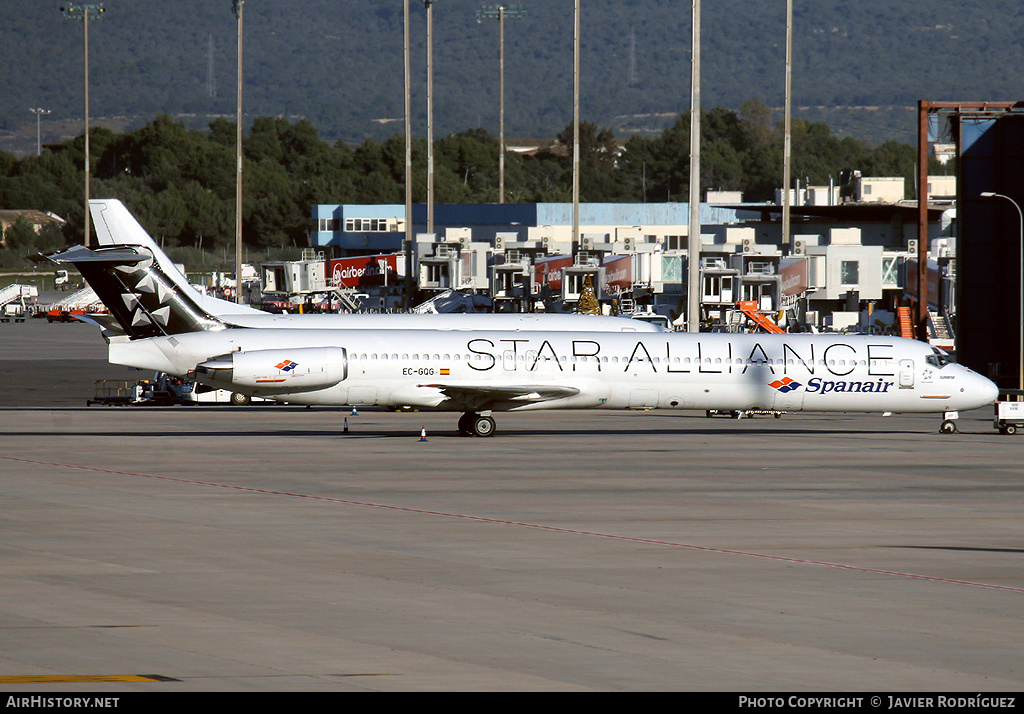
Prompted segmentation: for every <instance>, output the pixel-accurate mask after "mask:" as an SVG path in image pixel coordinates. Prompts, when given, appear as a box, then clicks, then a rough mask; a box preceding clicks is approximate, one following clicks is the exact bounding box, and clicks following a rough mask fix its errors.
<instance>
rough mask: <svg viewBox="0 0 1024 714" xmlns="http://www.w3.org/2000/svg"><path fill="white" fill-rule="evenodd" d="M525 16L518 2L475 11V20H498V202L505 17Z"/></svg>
mask: <svg viewBox="0 0 1024 714" xmlns="http://www.w3.org/2000/svg"><path fill="white" fill-rule="evenodd" d="M521 17H526V10H525V9H523V6H522V5H521V4H520V3H500V4H498V5H484V6H483V7H481V8H480V9H479V10H477V12H476V21H477V22H483V21H484V20H493V19H497V20H498V77H499V79H498V144H499V149H498V203H504V202H505V19H506V18H509V19H513V20H515V19H518V18H521Z"/></svg>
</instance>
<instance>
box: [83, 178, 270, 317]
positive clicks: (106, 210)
mask: <svg viewBox="0 0 1024 714" xmlns="http://www.w3.org/2000/svg"><path fill="white" fill-rule="evenodd" d="M89 212H90V213H91V214H92V221H93V224H94V225H95V227H96V241H97V243H98V244H99V245H101V246H114V245H120V246H138V247H140V248H145V249H146V250H148V251H149V253H150V255H152V257H153V260H154V261H156V264H157V266H158V267H159V269H160V270H161V271H162V272H163V274H164V275H165V276H166V278H167V279H168V280H169V281H170V282H171V283H172V284H173V285H174V286H175V287H176V288H177V289H178V290H179V291H180V292H181V293H182V294H184V295H187V296H188V297H189V299H191V300H192V302H194V303H195V304H196V305H199V306H201V307H202V308H203V309H204V310H206V311H207V312H209V313H211V314H213V315H225V316H227V315H239V314H242V315H253V314H259V311H258V310H256V309H255V308H251V307H249V306H247V305H239V304H237V303H233V302H229V301H228V300H221V299H219V298H215V297H210V296H209V295H203V294H202V293H201V292H199V291H198V290H196V289H195V288H193V287H192V285H191V284H190V283H189V282H188V278H187V277H186V276H184V275H182V273H181V271H180V270H178V268H177V266H176V265H175V264H174V262H173V261H172V260H171V259H170V258H169V257H168V256H167V254H166V253H164V252H163V251H162V250H161V249H160V246H158V245H157V244H156V241H154V240H153V239H152V238H151V237H150V235H149V234H148V233H147V232H146V229H145V228H143V227H142V225H141V224H140V223H139V222H138V221H137V220H135V216H133V215H132V214H131V212H130V211H129V210H128V209H127V208H126V207H125V205H124V204H123V203H121V202H120V201H118V200H117V199H115V198H100V199H91V200H90V201H89Z"/></svg>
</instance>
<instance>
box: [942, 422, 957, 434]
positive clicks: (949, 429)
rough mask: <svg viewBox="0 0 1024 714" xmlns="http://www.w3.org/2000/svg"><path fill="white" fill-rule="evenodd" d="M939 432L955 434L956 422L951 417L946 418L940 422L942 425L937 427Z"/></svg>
mask: <svg viewBox="0 0 1024 714" xmlns="http://www.w3.org/2000/svg"><path fill="white" fill-rule="evenodd" d="M939 433H940V434H955V433H956V422H954V421H953V420H952V419H947V420H946V421H944V422H942V426H940V427H939Z"/></svg>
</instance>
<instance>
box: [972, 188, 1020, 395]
mask: <svg viewBox="0 0 1024 714" xmlns="http://www.w3.org/2000/svg"><path fill="white" fill-rule="evenodd" d="M981 195H982V197H984V198H1005V199H1006V200H1007V201H1009V202H1010V203H1012V204H1013V207H1014V208H1016V209H1017V218H1018V220H1019V223H1018V225H1019V227H1020V285H1019V289H1020V292H1019V294H1018V300H1017V308H1018V309H1019V310H1020V311H1021V312H1020V352H1019V354H1018V369H1017V389H1019V390H1022V391H1024V212H1022V211H1021V209H1020V204H1018V203H1017V202H1016V201H1014V200H1013V199H1012V198H1010V197H1009V196H1004V195H1003V194H1001V193H993V192H991V191H985V192H984V193H982V194H981ZM1018 398H1019V397H1018Z"/></svg>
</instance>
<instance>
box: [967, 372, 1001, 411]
mask: <svg viewBox="0 0 1024 714" xmlns="http://www.w3.org/2000/svg"><path fill="white" fill-rule="evenodd" d="M970 376H971V377H972V379H971V380H970V381H969V382H968V385H967V387H968V392H969V393H970V395H971V397H972V398H977V402H978V406H979V407H983V406H985V405H987V404H992V403H993V402H995V401H996V399H998V398H999V387H997V386H996V384H995V382H993V381H992V380H991V379H987V378H985V377H982V376H981V375H980V374H977V373H974V372H971V373H970Z"/></svg>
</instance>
